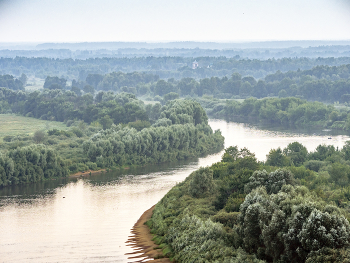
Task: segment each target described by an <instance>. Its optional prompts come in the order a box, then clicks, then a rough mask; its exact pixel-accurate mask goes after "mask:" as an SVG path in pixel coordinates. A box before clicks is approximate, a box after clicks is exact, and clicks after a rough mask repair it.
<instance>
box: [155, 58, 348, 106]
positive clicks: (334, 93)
mask: <svg viewBox="0 0 350 263" xmlns="http://www.w3.org/2000/svg"><path fill="white" fill-rule="evenodd" d="M349 77H350V64H347V65H341V66H338V67H329V66H318V67H314V68H312V69H311V70H304V71H302V70H298V71H290V72H287V73H282V72H281V71H277V72H276V73H274V74H271V75H268V76H266V77H265V78H264V79H260V80H256V79H255V78H253V77H251V76H246V77H242V76H241V75H240V74H238V73H233V74H232V75H231V77H230V78H228V77H223V78H218V77H212V78H204V79H201V80H200V81H199V82H198V81H196V80H195V79H192V78H183V79H181V80H179V81H175V80H168V81H164V80H159V81H158V82H157V83H156V84H155V86H154V87H153V90H152V87H151V91H152V92H153V93H154V95H160V96H163V95H165V94H167V93H169V92H176V93H178V94H180V96H192V97H197V96H199V97H201V96H203V95H209V96H214V97H215V98H220V99H228V98H236V99H238V98H247V97H256V98H264V97H272V96H278V97H290V96H294V97H299V98H304V99H308V100H317V101H324V102H335V101H338V102H343V103H345V102H350V81H349Z"/></svg>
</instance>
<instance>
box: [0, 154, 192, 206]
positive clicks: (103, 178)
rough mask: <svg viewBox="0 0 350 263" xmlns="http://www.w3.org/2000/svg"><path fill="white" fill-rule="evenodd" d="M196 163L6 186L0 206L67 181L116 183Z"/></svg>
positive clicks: (42, 195) (49, 190) (49, 193)
mask: <svg viewBox="0 0 350 263" xmlns="http://www.w3.org/2000/svg"><path fill="white" fill-rule="evenodd" d="M196 163H198V158H189V159H186V160H182V161H176V162H166V163H160V164H149V165H144V166H138V167H128V168H117V169H110V170H109V171H104V172H101V173H97V174H93V175H89V176H86V177H81V178H73V177H67V178H59V179H52V180H47V181H42V182H36V183H29V184H24V185H13V186H6V187H3V188H1V189H0V207H1V206H3V205H6V204H8V203H11V202H16V203H17V204H21V203H28V202H30V201H34V200H36V199H42V198H47V197H50V196H53V195H54V194H55V193H56V191H57V189H59V188H62V187H65V186H66V185H68V184H69V183H75V182H77V181H78V180H84V182H86V183H89V184H90V185H92V186H100V185H106V184H111V183H113V184H115V183H118V180H120V179H121V178H125V177H127V178H133V177H135V176H141V175H147V174H157V173H159V172H166V171H173V170H176V169H179V168H181V167H184V166H186V165H189V164H196Z"/></svg>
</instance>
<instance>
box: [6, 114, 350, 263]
mask: <svg viewBox="0 0 350 263" xmlns="http://www.w3.org/2000/svg"><path fill="white" fill-rule="evenodd" d="M210 124H211V126H212V128H213V129H214V130H215V129H221V130H222V133H223V135H224V136H225V137H226V142H225V145H226V147H227V146H230V145H238V146H239V147H240V148H242V147H247V148H248V149H250V150H251V151H252V152H255V153H256V156H257V158H258V159H259V160H264V159H265V157H266V154H267V153H268V152H269V150H270V149H271V148H277V147H282V148H283V147H285V146H286V145H288V143H290V142H293V141H296V140H297V141H299V142H301V143H303V144H304V145H305V146H306V147H307V148H308V150H313V149H315V148H316V147H317V145H319V144H322V143H325V144H333V145H335V146H336V147H337V146H338V147H342V145H343V144H344V142H345V141H346V140H348V139H349V138H348V137H347V136H341V135H339V136H334V135H332V140H329V139H328V135H330V133H328V134H327V132H324V133H325V134H322V135H313V134H311V135H310V134H307V133H290V132H286V131H276V130H275V131H271V130H261V129H258V128H257V127H254V126H247V125H243V124H236V123H226V122H224V121H216V120H212V121H211V122H210ZM320 132H322V131H320ZM313 133H316V132H314V131H313ZM316 134H318V133H316ZM221 156H222V152H221V153H217V154H213V155H210V156H207V157H204V158H198V159H194V160H187V161H184V162H177V163H170V164H169V163H168V164H162V165H149V166H145V167H141V168H131V169H128V170H121V171H114V172H109V173H105V174H102V175H92V176H90V177H87V178H84V179H62V180H55V181H48V182H42V183H37V184H31V185H26V186H14V187H10V188H4V189H1V190H0V233H1V234H0V235H1V236H0V259H1V260H0V261H4V262H128V260H127V256H125V253H130V252H132V249H131V248H130V247H127V246H126V245H125V241H126V240H127V238H128V236H129V235H130V229H131V228H132V226H133V225H134V223H135V222H136V221H137V219H138V218H139V217H140V216H141V214H142V213H143V212H144V211H145V210H147V209H148V208H150V207H151V206H152V205H154V204H155V203H157V202H158V201H159V200H160V199H161V198H162V197H163V196H164V195H165V194H166V193H167V191H169V189H171V187H173V186H174V185H175V184H176V183H177V182H180V181H182V180H184V179H185V178H186V177H187V176H188V174H190V173H191V172H192V171H194V170H196V169H197V168H198V167H199V166H207V165H211V164H212V163H214V162H217V161H219V160H220V158H221Z"/></svg>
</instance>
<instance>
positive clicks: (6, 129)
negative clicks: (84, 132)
mask: <svg viewBox="0 0 350 263" xmlns="http://www.w3.org/2000/svg"><path fill="white" fill-rule="evenodd" d="M54 128H56V129H59V130H67V129H68V127H67V126H66V125H65V124H64V123H63V122H57V121H45V120H38V119H35V118H30V117H24V116H18V115H14V114H0V141H2V139H3V138H4V137H5V136H7V135H12V136H13V135H20V134H21V135H24V134H26V135H32V134H33V133H34V132H35V131H37V130H51V129H54Z"/></svg>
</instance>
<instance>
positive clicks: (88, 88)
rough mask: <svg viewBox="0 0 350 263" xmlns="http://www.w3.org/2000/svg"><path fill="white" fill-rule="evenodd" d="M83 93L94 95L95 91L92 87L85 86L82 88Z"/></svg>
mask: <svg viewBox="0 0 350 263" xmlns="http://www.w3.org/2000/svg"><path fill="white" fill-rule="evenodd" d="M83 91H84V92H85V93H91V94H94V93H95V89H94V87H93V86H91V85H85V86H84V88H83Z"/></svg>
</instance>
